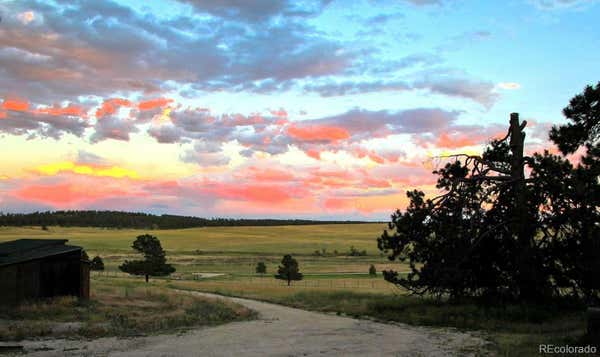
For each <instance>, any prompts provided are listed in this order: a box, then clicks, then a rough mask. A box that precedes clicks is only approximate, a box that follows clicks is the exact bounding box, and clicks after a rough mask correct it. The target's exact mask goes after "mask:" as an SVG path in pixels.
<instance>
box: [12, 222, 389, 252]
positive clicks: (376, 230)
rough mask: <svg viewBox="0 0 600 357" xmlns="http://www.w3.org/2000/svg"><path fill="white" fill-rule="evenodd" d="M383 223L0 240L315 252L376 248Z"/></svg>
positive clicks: (60, 233)
mask: <svg viewBox="0 0 600 357" xmlns="http://www.w3.org/2000/svg"><path fill="white" fill-rule="evenodd" d="M384 228H385V225H384V224H380V223H367V224H335V225H311V226H275V227H206V228H189V229H173V230H154V231H153V230H135V229H121V230H116V229H115V230H112V229H99V228H63V227H49V230H48V231H44V230H42V229H41V228H40V227H0V241H7V240H13V239H19V238H65V239H68V240H69V242H70V243H71V244H75V245H80V246H82V247H84V248H85V249H86V250H88V251H92V252H100V253H104V254H108V253H111V254H112V253H127V252H129V251H130V250H131V248H130V246H131V243H132V242H133V240H134V239H135V237H137V236H138V235H140V234H146V233H148V234H153V235H156V236H157V237H158V238H159V239H160V241H161V243H162V245H163V248H165V250H167V251H168V252H171V253H177V254H180V253H195V252H197V251H201V252H218V253H225V252H227V253H238V254H239V253H242V254H286V253H295V254H310V253H312V252H314V251H315V250H316V249H322V248H325V249H327V251H329V252H333V251H334V250H338V251H339V252H345V251H347V250H348V249H349V247H350V246H354V247H356V248H357V249H359V250H363V249H364V250H367V252H368V253H370V254H376V253H378V251H377V243H376V239H377V237H378V236H379V235H380V234H381V232H382V231H383V229H384Z"/></svg>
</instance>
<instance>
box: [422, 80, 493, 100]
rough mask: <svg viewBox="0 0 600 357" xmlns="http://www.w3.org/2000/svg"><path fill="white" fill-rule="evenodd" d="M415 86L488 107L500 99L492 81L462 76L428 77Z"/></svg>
mask: <svg viewBox="0 0 600 357" xmlns="http://www.w3.org/2000/svg"><path fill="white" fill-rule="evenodd" d="M413 86H414V88H418V89H427V90H429V91H430V92H432V93H437V94H443V95H447V96H450V97H460V98H466V99H471V100H473V101H475V102H477V103H480V104H481V105H483V106H485V107H486V108H490V107H491V106H492V105H494V103H495V102H496V101H497V100H498V98H499V95H498V93H496V92H495V91H494V88H495V86H494V84H493V83H492V82H487V81H481V80H473V79H468V78H460V77H443V76H439V77H428V78H424V79H423V80H419V81H417V82H416V83H414V85H413Z"/></svg>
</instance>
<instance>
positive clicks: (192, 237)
mask: <svg viewBox="0 0 600 357" xmlns="http://www.w3.org/2000/svg"><path fill="white" fill-rule="evenodd" d="M385 227H386V226H385V225H384V224H378V223H372V224H350V225H344V224H340V225H312V226H273V227H207V228H192V229H176V230H134V229H122V230H113V229H101V228H65V227H49V228H48V230H42V229H41V228H40V227H0V242H1V241H8V240H13V239H19V238H41V239H44V238H47V239H60V238H63V239H68V240H69V243H70V244H73V245H79V246H82V247H83V248H85V250H86V251H87V252H88V255H89V256H90V257H93V256H95V255H100V256H101V257H102V258H103V259H104V263H105V266H106V271H105V272H99V273H98V272H95V273H93V274H92V288H93V290H94V291H95V292H96V293H94V295H96V297H98V296H101V294H104V293H105V292H109V293H110V294H112V295H115V294H117V295H119V294H120V295H122V296H125V297H127V296H130V295H132V294H133V295H135V294H134V293H133V291H134V290H131V289H132V287H141V288H142V289H143V291H146V289H147V288H151V289H153V288H159V289H164V288H177V289H184V290H197V291H205V292H215V293H219V294H222V295H233V296H242V297H248V298H253V299H258V300H267V301H272V302H277V303H280V304H284V305H291V306H296V307H300V308H304V309H310V310H318V311H327V312H337V313H343V314H347V315H351V316H365V315H367V316H371V317H376V318H379V319H382V320H393V321H400V322H406V323H410V324H416V325H432V326H453V327H458V328H461V329H466V330H471V329H474V330H483V331H485V333H486V334H487V336H488V337H489V339H490V340H491V341H492V345H490V346H489V349H490V350H493V351H495V352H496V353H498V354H499V355H506V356H513V355H517V356H518V355H524V354H530V353H532V352H533V351H534V347H536V346H537V345H538V343H556V342H557V341H561V342H564V343H569V342H571V343H573V342H576V336H579V335H581V334H582V333H583V331H584V326H585V323H584V319H583V317H582V314H581V312H580V311H571V310H565V311H562V309H561V308H554V307H547V308H544V309H541V310H539V309H532V308H531V307H529V306H502V307H498V308H491V309H489V308H482V307H479V306H477V305H473V304H470V303H468V302H467V303H465V304H459V305H446V304H443V303H438V302H432V301H430V300H419V299H416V298H412V297H408V296H406V293H405V292H404V291H402V290H400V289H398V288H397V287H395V286H394V285H392V284H389V283H387V282H385V281H384V280H383V279H382V278H381V274H380V273H378V274H377V276H376V277H372V276H369V275H368V273H367V272H368V268H369V266H370V265H371V264H373V265H374V266H375V267H376V269H377V271H378V272H381V270H383V269H389V268H392V269H394V270H396V271H400V272H406V271H407V270H408V266H407V265H405V264H402V263H398V262H394V263H392V262H389V261H388V260H387V259H386V258H385V256H383V255H382V254H381V253H380V252H379V250H378V249H377V242H376V239H377V237H378V236H379V235H380V234H381V232H382V231H383V229H385ZM146 233H148V234H152V235H155V236H157V237H158V238H159V239H160V241H161V243H162V246H163V247H164V249H165V250H166V252H167V259H168V261H169V262H170V263H172V264H173V265H174V266H175V268H176V269H177V272H176V273H175V274H174V275H173V276H171V277H166V278H160V279H159V278H151V279H150V283H149V284H145V283H143V277H132V276H128V275H127V274H124V273H121V272H119V271H118V265H120V264H121V263H122V262H123V261H124V260H125V259H137V257H138V255H137V254H135V252H134V251H133V249H132V248H131V244H132V242H133V241H134V239H135V238H136V237H137V236H138V235H141V234H146ZM351 246H353V247H354V248H355V249H356V250H358V251H363V250H365V251H366V253H367V254H366V255H365V256H350V255H349V254H348V252H349V250H350V247H351ZM317 250H318V251H319V254H316V253H315V251H317ZM336 251H337V254H335V253H334V252H336ZM284 254H292V255H294V257H295V258H296V259H297V260H298V263H299V266H300V271H301V272H302V273H303V274H304V279H303V280H302V281H297V282H293V283H292V286H291V287H288V286H287V285H286V283H285V282H283V281H281V280H276V279H274V278H273V274H274V273H275V272H276V270H277V266H278V265H279V263H280V261H281V258H282V256H283V255H284ZM259 261H263V262H265V264H266V266H267V274H265V275H264V276H260V275H258V274H256V273H255V267H256V263H257V262H259ZM199 273H204V274H206V273H213V274H212V275H210V274H209V276H210V277H208V278H201V279H198V274H199ZM112 295H111V296H112Z"/></svg>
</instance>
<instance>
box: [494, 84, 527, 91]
mask: <svg viewBox="0 0 600 357" xmlns="http://www.w3.org/2000/svg"><path fill="white" fill-rule="evenodd" d="M497 87H498V88H500V89H506V90H516V89H521V85H520V84H519V83H517V82H500V83H498V84H497Z"/></svg>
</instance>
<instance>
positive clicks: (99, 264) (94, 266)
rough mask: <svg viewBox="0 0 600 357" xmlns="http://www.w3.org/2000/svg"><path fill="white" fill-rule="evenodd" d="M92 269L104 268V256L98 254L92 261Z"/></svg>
mask: <svg viewBox="0 0 600 357" xmlns="http://www.w3.org/2000/svg"><path fill="white" fill-rule="evenodd" d="M90 270H104V262H103V261H102V258H100V256H98V255H96V256H95V257H94V258H93V259H92V260H91V261H90Z"/></svg>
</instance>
